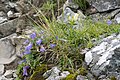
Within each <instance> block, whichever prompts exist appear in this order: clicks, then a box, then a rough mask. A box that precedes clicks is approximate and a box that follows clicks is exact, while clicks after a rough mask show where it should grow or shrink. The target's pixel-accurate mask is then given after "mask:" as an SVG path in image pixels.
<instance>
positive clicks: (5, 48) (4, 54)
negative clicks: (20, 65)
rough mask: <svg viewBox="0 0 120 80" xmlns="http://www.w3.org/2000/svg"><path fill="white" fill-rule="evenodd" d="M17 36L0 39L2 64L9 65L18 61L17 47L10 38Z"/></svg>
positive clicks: (0, 59) (0, 62)
mask: <svg viewBox="0 0 120 80" xmlns="http://www.w3.org/2000/svg"><path fill="white" fill-rule="evenodd" d="M14 36H16V35H11V36H8V37H5V38H2V39H0V64H9V63H11V62H12V61H14V60H15V59H16V56H15V47H14V45H13V44H12V40H11V39H10V38H12V37H14Z"/></svg>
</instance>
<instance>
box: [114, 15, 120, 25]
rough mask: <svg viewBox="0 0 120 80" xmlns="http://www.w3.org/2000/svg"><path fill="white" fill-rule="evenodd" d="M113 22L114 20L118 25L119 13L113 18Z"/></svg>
mask: <svg viewBox="0 0 120 80" xmlns="http://www.w3.org/2000/svg"><path fill="white" fill-rule="evenodd" d="M114 20H115V21H116V22H117V23H118V24H120V13H118V14H117V15H116V16H115V18H114Z"/></svg>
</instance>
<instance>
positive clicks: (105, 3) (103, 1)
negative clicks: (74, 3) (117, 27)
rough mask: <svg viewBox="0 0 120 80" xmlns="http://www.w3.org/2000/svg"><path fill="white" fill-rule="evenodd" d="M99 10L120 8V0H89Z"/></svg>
mask: <svg viewBox="0 0 120 80" xmlns="http://www.w3.org/2000/svg"><path fill="white" fill-rule="evenodd" d="M87 1H88V2H89V4H91V5H92V6H94V7H95V8H96V9H97V10H98V11H99V12H104V11H108V10H113V9H117V8H120V0H87Z"/></svg>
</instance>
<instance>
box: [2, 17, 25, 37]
mask: <svg viewBox="0 0 120 80" xmlns="http://www.w3.org/2000/svg"><path fill="white" fill-rule="evenodd" d="M24 25H25V21H24V19H20V18H18V19H14V20H10V21H8V22H5V23H2V24H0V34H2V37H5V36H8V35H10V34H12V33H15V32H16V29H17V28H18V27H19V28H22V27H23V26H24Z"/></svg>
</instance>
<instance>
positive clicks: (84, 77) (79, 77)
mask: <svg viewBox="0 0 120 80" xmlns="http://www.w3.org/2000/svg"><path fill="white" fill-rule="evenodd" d="M76 80H89V79H87V77H86V76H82V75H78V76H77V78H76Z"/></svg>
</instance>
